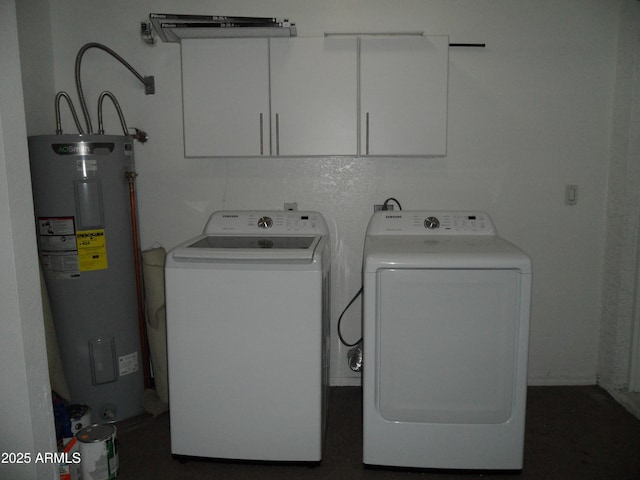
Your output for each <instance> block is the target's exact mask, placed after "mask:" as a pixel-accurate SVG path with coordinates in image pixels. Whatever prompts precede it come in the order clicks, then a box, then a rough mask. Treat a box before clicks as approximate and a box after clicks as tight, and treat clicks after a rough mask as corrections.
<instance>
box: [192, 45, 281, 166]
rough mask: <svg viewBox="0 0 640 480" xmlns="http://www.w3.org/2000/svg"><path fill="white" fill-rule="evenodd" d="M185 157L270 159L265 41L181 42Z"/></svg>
mask: <svg viewBox="0 0 640 480" xmlns="http://www.w3.org/2000/svg"><path fill="white" fill-rule="evenodd" d="M181 48H182V92H183V93H182V95H183V109H184V143H185V155H186V156H187V157H200V156H205V157H209V156H232V155H233V156H255V155H269V154H270V152H269V42H268V40H267V39H266V38H256V39H253V38H232V39H226V38H225V39H191V40H183V41H182V42H181Z"/></svg>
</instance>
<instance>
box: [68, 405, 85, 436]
mask: <svg viewBox="0 0 640 480" xmlns="http://www.w3.org/2000/svg"><path fill="white" fill-rule="evenodd" d="M67 412H68V413H69V421H70V422H71V433H73V435H74V436H75V435H76V433H78V432H79V431H80V430H82V429H83V428H84V427H88V426H89V425H91V409H90V408H89V405H69V406H68V407H67Z"/></svg>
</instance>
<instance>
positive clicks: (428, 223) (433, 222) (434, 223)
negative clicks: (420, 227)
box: [424, 217, 440, 230]
mask: <svg viewBox="0 0 640 480" xmlns="http://www.w3.org/2000/svg"><path fill="white" fill-rule="evenodd" d="M439 227H440V220H438V219H437V218H436V217H427V218H425V220H424V228H428V229H429V230H435V229H436V228H439Z"/></svg>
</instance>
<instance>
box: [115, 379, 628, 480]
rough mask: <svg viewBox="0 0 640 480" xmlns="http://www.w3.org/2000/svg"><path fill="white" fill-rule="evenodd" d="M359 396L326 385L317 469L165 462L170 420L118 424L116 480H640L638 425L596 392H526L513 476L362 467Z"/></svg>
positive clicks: (606, 396)
mask: <svg viewBox="0 0 640 480" xmlns="http://www.w3.org/2000/svg"><path fill="white" fill-rule="evenodd" d="M361 393H362V390H361V389H360V388H358V387H332V388H331V392H330V401H329V424H328V429H327V439H326V440H327V442H326V446H325V451H324V456H323V460H322V462H321V464H320V465H318V466H313V467H309V466H305V465H302V466H300V465H278V464H247V463H233V462H214V461H206V460H204V461H203V460H195V461H189V462H187V463H180V461H178V460H174V459H173V458H172V456H171V446H170V439H169V415H168V414H163V415H160V416H158V417H155V418H154V417H151V416H148V417H144V418H138V419H135V420H133V421H131V420H130V421H127V422H122V423H121V424H120V425H118V440H119V445H120V450H119V460H120V474H119V476H118V479H119V480H146V479H149V480H164V479H171V480H183V479H184V480H199V479H225V480H226V479H278V480H287V479H345V480H347V479H348V480H356V479H382V480H384V479H391V480H393V479H411V478H418V477H420V478H427V479H433V480H440V479H443V480H457V479H469V480H470V479H474V478H483V479H491V478H496V479H501V480H508V479H520V480H530V479H531V480H543V479H558V480H568V479H579V480H589V479H594V480H596V479H597V480H607V479H611V480H631V479H640V420H638V419H637V418H635V417H634V416H633V415H631V414H630V413H628V412H627V411H626V410H625V409H624V408H623V407H622V406H620V405H619V404H618V403H616V402H615V400H613V398H611V396H609V394H608V393H607V392H605V391H604V390H602V389H601V388H599V387H595V386H589V387H529V391H528V404H527V427H526V436H525V452H524V469H523V470H522V472H521V473H519V474H513V472H511V473H496V472H460V471H457V472H448V471H424V470H423V471H420V470H398V469H391V470H389V469H385V470H382V469H371V468H365V467H363V465H362V417H361V412H362V401H361Z"/></svg>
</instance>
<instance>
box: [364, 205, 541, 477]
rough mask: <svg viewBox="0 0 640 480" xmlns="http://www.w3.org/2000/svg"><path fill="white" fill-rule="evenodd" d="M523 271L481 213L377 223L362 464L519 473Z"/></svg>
mask: <svg viewBox="0 0 640 480" xmlns="http://www.w3.org/2000/svg"><path fill="white" fill-rule="evenodd" d="M531 280H532V273H531V261H530V259H529V257H528V256H527V255H526V254H525V253H524V252H523V251H522V250H521V249H519V248H518V247H516V246H515V245H513V244H512V243H509V242H508V241H506V240H504V239H502V238H501V237H499V236H498V235H497V233H496V230H495V227H494V225H493V223H492V221H491V219H490V218H489V215H487V214H486V213H483V212H450V211H446V212H443V211H438V212H431V211H399V212H398V211H381V212H376V213H375V214H374V216H373V217H372V219H371V221H370V223H369V226H368V229H367V235H366V239H365V246H364V262H363V283H364V300H363V337H364V347H363V358H364V374H363V462H364V463H365V464H368V465H382V466H398V467H416V468H434V469H473V470H476V469H478V470H483V469H489V470H519V469H521V468H522V460H523V447H524V426H525V408H526V387H527V355H528V339H529V316H530V301H531Z"/></svg>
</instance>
